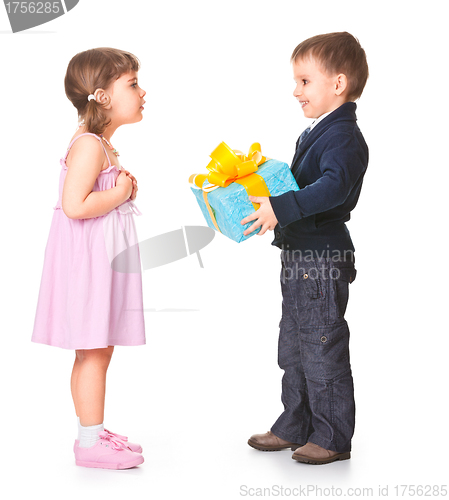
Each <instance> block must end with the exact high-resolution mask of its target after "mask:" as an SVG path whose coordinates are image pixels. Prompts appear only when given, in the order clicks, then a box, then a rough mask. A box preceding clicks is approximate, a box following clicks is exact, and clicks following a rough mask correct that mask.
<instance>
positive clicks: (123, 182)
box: [115, 170, 133, 199]
mask: <svg viewBox="0 0 449 500" xmlns="http://www.w3.org/2000/svg"><path fill="white" fill-rule="evenodd" d="M115 185H116V187H123V189H124V190H125V193H127V199H128V198H129V197H130V196H131V194H132V192H133V181H132V180H131V179H130V177H128V176H127V175H126V173H125V171H124V170H122V171H121V172H120V173H119V174H118V177H117V180H116V181H115Z"/></svg>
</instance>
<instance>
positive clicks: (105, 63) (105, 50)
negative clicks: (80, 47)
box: [64, 47, 140, 134]
mask: <svg viewBox="0 0 449 500" xmlns="http://www.w3.org/2000/svg"><path fill="white" fill-rule="evenodd" d="M139 68H140V62H139V60H138V59H137V57H136V56H135V55H133V54H131V53H129V52H125V51H123V50H118V49H112V48H109V47H100V48H98V49H91V50H86V51H84V52H80V53H79V54H76V56H74V57H73V58H72V59H71V61H70V62H69V65H68V67H67V72H66V75H65V78H64V87H65V93H66V95H67V97H68V98H69V100H70V102H71V103H72V104H73V105H74V106H75V108H76V109H77V111H78V118H79V120H82V121H83V122H84V125H85V126H86V128H87V130H88V132H91V133H93V134H101V133H103V132H104V130H105V129H106V127H107V126H108V125H109V124H110V120H109V121H108V119H107V117H106V115H105V113H104V109H103V106H102V105H101V104H100V103H98V102H97V101H95V100H94V99H91V100H90V101H89V100H88V96H89V95H90V94H93V93H94V92H95V90H96V89H107V88H108V87H109V86H110V85H112V84H113V83H114V81H115V80H117V79H118V78H120V77H121V76H122V75H123V74H124V73H128V72H130V71H136V72H137V71H139ZM107 104H108V103H106V105H107Z"/></svg>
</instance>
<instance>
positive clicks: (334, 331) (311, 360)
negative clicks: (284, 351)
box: [300, 322, 350, 380]
mask: <svg viewBox="0 0 449 500" xmlns="http://www.w3.org/2000/svg"><path fill="white" fill-rule="evenodd" d="M300 338H301V361H302V363H303V368H304V372H305V375H306V377H307V378H310V379H312V380H334V379H336V378H338V377H339V376H340V375H342V374H343V373H345V372H346V371H348V370H349V368H350V365H349V330H348V326H347V324H346V322H342V323H338V324H336V325H330V326H324V327H305V328H301V330H300Z"/></svg>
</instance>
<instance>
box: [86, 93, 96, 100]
mask: <svg viewBox="0 0 449 500" xmlns="http://www.w3.org/2000/svg"><path fill="white" fill-rule="evenodd" d="M92 99H93V100H94V101H97V100H96V99H95V96H94V95H93V94H90V95H89V96H88V97H87V100H88V101H91V100H92Z"/></svg>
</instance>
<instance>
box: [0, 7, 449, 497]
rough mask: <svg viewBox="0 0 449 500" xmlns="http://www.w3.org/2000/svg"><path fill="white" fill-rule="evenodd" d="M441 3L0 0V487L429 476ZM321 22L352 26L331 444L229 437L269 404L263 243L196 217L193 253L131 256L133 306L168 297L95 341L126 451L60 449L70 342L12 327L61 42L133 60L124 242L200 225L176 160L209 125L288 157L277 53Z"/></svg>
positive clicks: (287, 86) (54, 140) (116, 488)
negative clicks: (350, 147) (355, 151)
mask: <svg viewBox="0 0 449 500" xmlns="http://www.w3.org/2000/svg"><path fill="white" fill-rule="evenodd" d="M446 17H447V15H446V6H445V5H444V3H443V2H441V1H432V0H430V1H427V2H425V3H422V2H415V1H388V2H384V1H377V2H371V1H367V2H360V1H357V2H356V1H344V0H342V1H340V2H335V1H332V2H331V1H319V2H310V1H309V2H301V1H299V0H296V1H286V0H277V1H270V2H268V1H265V0H259V1H254V0H240V1H234V0H230V1H227V2H214V1H211V0H209V1H195V0H192V1H181V0H176V1H167V2H161V1H157V2H156V1H153V0H149V1H145V2H144V1H141V2H136V1H128V2H126V1H118V0H111V1H107V2H105V1H100V0H89V1H88V0H80V3H79V4H78V5H77V6H76V7H75V8H74V9H73V10H72V11H70V12H69V13H68V14H67V15H65V16H62V17H61V18H59V19H56V20H55V21H52V22H50V23H48V24H45V25H42V26H38V27H36V28H34V29H31V30H29V31H26V32H23V33H17V34H12V33H11V30H10V27H9V23H8V19H7V16H6V13H5V10H4V9H3V7H0V50H1V55H2V61H1V78H0V96H1V97H0V98H1V109H0V113H1V118H2V119H1V135H0V140H1V165H2V173H1V178H2V182H1V186H2V195H3V196H2V198H3V199H2V210H1V212H2V226H3V230H2V245H1V262H3V269H2V274H1V280H2V281H1V286H2V292H3V293H2V299H1V316H0V317H1V332H2V337H1V338H2V346H1V351H0V352H1V354H0V356H1V362H0V370H1V372H0V380H1V404H2V406H1V408H2V410H1V412H0V419H1V427H0V429H1V431H2V453H1V459H0V461H1V469H0V470H1V474H2V477H3V478H2V487H3V488H2V489H3V491H8V489H9V491H10V492H11V493H9V494H8V498H24V497H25V496H24V495H25V494H27V495H29V496H30V495H36V494H38V492H41V493H42V495H45V498H47V499H60V498H64V499H72V498H73V499H75V498H77V499H78V498H85V499H91V498H92V499H93V498H97V497H98V495H103V496H104V497H105V498H110V499H119V498H123V497H124V496H126V497H127V498H131V497H134V496H136V497H138V498H157V499H171V498H185V497H191V496H192V497H195V498H198V499H208V498H214V499H215V498H217V499H237V498H241V497H242V496H243V494H244V493H245V492H248V494H247V496H248V497H249V496H250V493H253V494H255V493H256V492H257V491H256V490H255V489H254V490H249V488H274V487H276V486H277V487H278V488H279V489H280V488H281V487H283V488H284V489H285V488H299V487H301V486H302V487H304V486H306V487H307V486H308V485H309V487H315V486H317V487H321V488H325V487H328V488H330V487H332V486H333V487H334V488H342V491H343V493H344V492H345V491H346V489H347V488H357V487H360V488H373V491H374V496H377V492H378V488H379V485H381V486H382V487H384V488H385V487H386V486H389V496H390V497H392V498H393V497H395V496H396V495H395V489H394V486H395V485H402V484H414V485H441V484H444V483H447V475H444V474H443V470H446V471H447V449H448V448H447V444H448V442H447V434H448V433H447V406H446V402H445V400H446V399H447V374H446V365H447V362H446V359H447V347H448V341H447V335H448V328H447V322H446V314H444V313H445V309H446V308H447V306H446V300H445V299H446V298H447V295H446V287H445V281H446V280H447V271H446V269H447V256H446V253H447V223H446V217H445V216H446V207H447V203H446V198H447V181H448V176H447V167H448V154H447V143H448V139H447V125H446V123H447V122H446V120H447V82H448V71H447V49H448V43H447V36H446V34H445V33H446V32H447V29H446V26H445V19H446ZM331 31H349V32H350V33H352V34H353V35H355V36H356V37H357V38H359V40H360V42H361V44H362V46H363V47H364V48H365V50H366V53H367V56H368V63H369V68H370V78H369V81H368V84H367V86H366V88H365V91H364V93H363V95H362V97H361V99H360V101H359V102H358V109H357V115H358V120H359V121H358V123H359V126H360V128H361V130H362V132H363V134H364V136H365V139H366V141H367V143H368V145H369V147H370V164H369V168H368V172H367V174H366V176H365V183H364V187H363V190H362V195H361V198H360V201H359V204H358V206H357V208H356V210H355V211H354V212H353V214H352V220H351V222H350V223H349V224H348V227H349V229H350V231H351V235H352V238H353V241H354V243H355V246H356V259H357V266H356V267H357V269H358V276H357V280H356V281H355V282H354V283H353V284H352V285H351V299H350V302H349V307H348V312H347V319H348V322H349V325H350V329H351V360H352V367H353V375H354V380H355V390H356V404H357V424H356V432H355V436H354V440H353V452H352V459H351V460H348V461H344V462H341V463H334V464H331V465H326V466H315V467H314V466H307V465H303V464H299V463H297V462H295V461H293V460H291V458H290V456H291V453H290V452H289V451H283V452H277V453H261V452H257V451H256V450H253V449H252V448H250V447H249V446H248V445H247V444H246V441H247V439H248V438H249V436H250V435H251V434H253V433H259V432H260V433H262V432H265V431H267V430H268V429H269V428H270V427H271V425H272V424H273V422H274V421H275V420H276V418H277V417H278V415H279V414H280V412H281V411H282V405H281V402H280V382H281V376H282V372H281V370H280V369H279V368H278V366H277V335H278V323H279V319H280V312H281V292H280V285H279V250H278V249H277V248H275V247H273V246H271V245H270V243H271V241H272V236H273V235H272V233H271V232H270V233H269V234H266V235H264V236H262V237H259V236H255V237H253V238H251V239H250V240H248V241H246V242H244V243H242V244H237V243H234V242H233V241H231V240H228V239H226V238H225V237H224V236H222V235H217V236H216V237H215V239H214V241H213V242H212V243H211V244H210V245H209V246H208V247H206V248H205V249H204V250H203V251H202V254H201V255H202V260H203V263H204V269H201V268H200V267H199V264H198V260H197V258H196V257H195V256H192V257H189V258H187V259H183V260H180V261H178V262H175V263H173V264H171V265H168V266H164V267H160V268H158V269H153V270H149V271H145V273H144V274H143V286H144V294H145V295H144V306H145V308H147V309H159V310H160V309H167V308H174V309H190V311H184V312H181V311H178V312H151V311H147V312H146V313H145V322H146V331H147V345H146V346H144V347H138V348H131V347H129V348H116V350H115V353H114V356H113V359H112V363H111V366H110V371H109V375H108V387H107V403H106V418H105V424H106V426H107V427H108V428H109V429H111V430H113V431H115V432H118V433H121V434H126V435H128V436H129V437H130V439H131V440H132V441H137V442H139V443H141V444H142V446H143V448H144V457H145V463H144V464H143V465H141V466H140V467H138V468H135V469H132V470H128V471H116V472H114V471H105V470H94V469H85V468H81V467H76V466H75V463H74V457H73V453H72V449H71V448H72V445H73V441H74V439H75V437H76V432H77V431H76V419H75V414H74V410H73V405H72V401H71V396H70V387H69V380H70V373H71V368H72V363H73V360H74V355H73V352H70V351H64V350H61V349H57V348H52V347H48V346H43V345H37V344H33V343H31V341H30V338H31V332H32V328H33V322H34V314H35V308H36V303H37V296H38V291H39V284H40V277H41V272H42V264H43V257H44V250H45V245H46V241H47V237H48V231H49V228H50V223H51V217H52V215H53V209H52V207H53V206H54V205H55V203H56V201H57V198H58V192H57V190H58V179H59V171H60V165H59V159H60V157H61V156H62V155H63V154H64V151H65V149H66V147H67V144H68V142H69V139H70V137H71V136H72V135H73V133H74V131H75V129H76V124H77V117H76V111H75V109H74V108H73V106H72V105H71V103H70V102H69V101H68V100H67V98H66V96H65V93H64V86H63V79H64V75H65V70H66V67H67V64H68V62H69V60H70V58H71V57H72V56H73V55H75V54H76V53H77V52H80V51H82V50H86V49H89V48H93V47H99V46H111V47H117V48H121V49H124V50H128V51H130V52H133V53H135V54H136V55H137V56H138V57H139V59H140V60H141V63H142V69H141V71H140V73H139V80H140V83H141V86H142V87H143V88H144V89H145V90H146V91H147V96H146V101H147V104H146V106H145V111H144V119H143V121H142V122H141V123H138V124H134V125H130V126H127V127H123V128H122V129H119V130H118V131H117V132H116V134H115V135H114V137H113V141H112V142H113V144H114V146H115V147H117V149H118V150H119V151H120V153H121V156H120V159H121V161H122V164H123V165H124V166H125V167H126V168H128V169H129V170H130V171H131V172H132V173H133V174H134V175H135V176H136V178H137V179H138V181H139V194H138V197H137V200H136V205H137V206H138V207H139V208H140V210H141V211H142V213H143V216H141V217H136V219H135V220H136V225H137V229H138V233H139V238H140V239H141V240H143V239H146V238H149V237H151V236H154V235H158V234H161V233H164V232H166V231H171V230H175V229H178V228H180V227H181V226H182V225H205V222H204V220H203V218H202V214H201V212H200V209H199V207H198V206H197V203H196V201H195V199H194V196H193V194H192V193H191V192H190V189H189V185H188V177H189V175H190V174H192V173H195V172H204V171H205V166H206V164H207V163H208V154H209V152H210V151H212V149H214V148H215V146H216V145H218V143H219V142H221V141H225V142H226V143H227V144H229V145H230V146H231V147H232V148H236V149H241V150H246V149H247V148H248V147H249V146H250V144H251V143H252V142H254V141H258V142H260V143H261V144H262V149H263V152H264V153H265V154H266V155H268V156H270V157H272V158H276V159H279V160H282V161H285V162H287V163H289V164H290V162H291V159H292V157H293V153H294V145H295V141H296V139H297V137H298V135H299V134H300V132H301V131H302V130H303V129H304V128H305V127H306V126H307V125H308V124H309V121H308V120H307V119H305V118H304V117H303V115H302V112H301V110H300V108H299V106H298V104H297V102H296V101H295V99H294V98H293V97H292V92H293V88H294V82H293V77H292V71H291V66H290V64H289V58H290V55H291V52H292V51H293V49H294V47H295V46H296V45H297V44H298V43H299V42H300V41H302V40H303V39H305V38H308V37H310V36H313V35H316V34H319V33H326V32H331ZM243 485H245V486H243ZM285 491H287V495H288V491H289V490H285ZM314 491H316V490H314ZM268 492H269V490H265V496H267V495H268ZM271 492H272V496H273V495H274V489H273V490H271ZM384 492H385V490H384ZM401 493H402V489H401V490H400V491H399V496H401ZM310 496H311V497H313V496H314V494H313V492H311V493H310Z"/></svg>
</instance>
